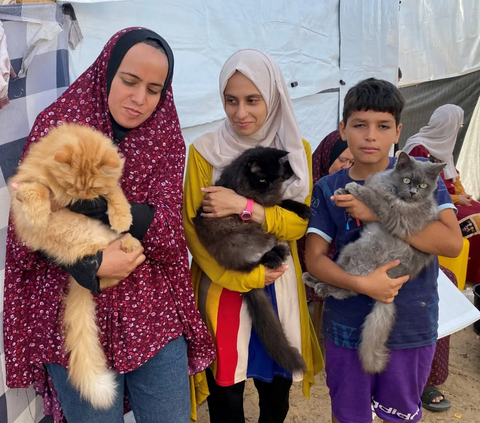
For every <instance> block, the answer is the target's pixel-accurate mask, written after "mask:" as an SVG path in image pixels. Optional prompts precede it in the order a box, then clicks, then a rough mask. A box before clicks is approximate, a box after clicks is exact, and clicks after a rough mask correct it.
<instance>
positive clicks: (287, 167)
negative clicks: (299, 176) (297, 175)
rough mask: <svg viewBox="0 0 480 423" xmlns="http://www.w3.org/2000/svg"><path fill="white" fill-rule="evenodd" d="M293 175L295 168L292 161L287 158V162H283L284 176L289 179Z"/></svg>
mask: <svg viewBox="0 0 480 423" xmlns="http://www.w3.org/2000/svg"><path fill="white" fill-rule="evenodd" d="M292 176H293V169H292V166H291V165H290V162H289V161H288V160H287V161H286V162H284V163H283V178H284V180H285V181H286V180H287V179H290V178H291V177H292Z"/></svg>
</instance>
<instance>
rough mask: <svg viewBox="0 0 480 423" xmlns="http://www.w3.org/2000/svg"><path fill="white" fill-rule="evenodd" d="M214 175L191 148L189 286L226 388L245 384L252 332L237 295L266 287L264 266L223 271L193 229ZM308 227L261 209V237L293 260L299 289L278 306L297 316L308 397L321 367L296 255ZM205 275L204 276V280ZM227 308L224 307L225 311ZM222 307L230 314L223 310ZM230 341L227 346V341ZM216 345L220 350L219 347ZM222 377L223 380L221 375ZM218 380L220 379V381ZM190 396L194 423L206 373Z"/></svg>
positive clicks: (186, 211)
mask: <svg viewBox="0 0 480 423" xmlns="http://www.w3.org/2000/svg"><path fill="white" fill-rule="evenodd" d="M303 145H304V148H305V152H306V154H307V158H308V166H309V171H310V174H311V171H312V160H311V159H312V156H311V148H310V144H309V143H308V142H307V141H305V140H303ZM212 175H213V167H212V165H211V164H210V163H208V162H207V161H206V160H205V159H204V158H203V157H202V156H201V155H200V153H199V152H198V151H197V150H196V149H195V148H194V146H193V145H191V146H190V149H189V154H188V162H187V172H186V177H185V189H184V206H183V219H184V226H185V237H186V240H187V245H188V248H189V250H190V253H191V254H192V256H193V262H192V282H193V287H194V291H195V298H196V301H197V305H198V307H199V309H200V312H201V313H202V316H203V318H204V319H205V321H206V322H207V326H208V328H209V330H210V332H211V333H212V336H213V337H214V339H215V341H216V346H217V361H216V362H215V363H214V366H213V372H214V375H215V377H216V381H217V383H218V384H219V385H223V386H229V385H232V384H234V383H238V382H240V381H242V380H245V378H246V375H247V366H248V342H249V341H248V340H249V337H250V327H249V326H247V325H244V324H243V317H244V314H245V313H247V312H246V309H245V308H242V307H241V296H240V295H239V293H241V292H246V291H249V290H251V289H254V288H264V286H265V267H264V266H262V265H260V266H258V267H257V268H256V269H254V270H253V271H252V272H250V273H249V274H245V273H241V272H236V271H231V270H226V269H224V268H223V267H221V266H220V265H219V264H218V263H217V262H216V261H215V259H214V258H213V257H212V256H210V254H209V253H208V252H207V251H206V249H205V248H204V247H203V245H202V244H201V243H200V240H199V239H198V237H197V234H196V231H195V227H194V224H193V218H194V217H195V216H196V213H197V210H198V208H199V207H200V206H201V204H202V200H203V195H204V194H203V192H202V191H201V188H204V187H208V186H210V185H212V183H213V181H212V179H213V177H212ZM310 181H311V178H310ZM311 190H312V183H311V182H310V192H311ZM310 200H311V195H309V196H308V197H307V198H306V199H305V204H308V205H309V204H310ZM307 224H308V222H307V221H305V220H303V219H301V218H300V217H298V216H297V215H296V214H295V213H293V212H290V211H288V210H285V209H283V208H281V207H279V206H274V207H268V208H265V220H264V222H263V224H262V227H263V230H264V231H265V232H267V233H272V234H275V236H276V237H277V238H278V239H279V240H280V241H286V242H287V243H288V245H289V247H290V249H291V252H292V254H291V258H292V259H293V264H294V268H295V274H296V279H297V286H296V290H295V287H294V288H293V289H294V290H295V293H294V294H295V295H293V296H290V298H285V297H287V295H285V296H283V297H282V301H290V304H289V307H290V309H293V310H294V311H295V312H296V316H298V322H299V324H298V326H297V332H298V328H300V336H298V340H299V342H301V352H302V356H303V358H304V360H305V363H306V365H307V370H306V372H305V373H304V375H303V393H304V395H305V396H307V397H309V395H310V387H311V386H312V385H313V384H314V376H315V374H317V373H318V372H320V371H321V370H322V369H323V365H324V363H323V357H322V354H321V351H320V347H319V345H318V340H317V338H316V335H315V332H314V330H313V325H312V323H311V320H310V316H309V313H308V308H307V301H306V296H305V287H304V285H303V283H302V278H301V274H302V271H301V267H300V263H299V260H298V254H297V245H296V240H298V239H300V238H301V237H302V236H303V235H304V234H305V231H306V229H307ZM239 248H241V246H239ZM204 274H205V276H206V277H203V278H202V276H203V275H204ZM275 283H277V282H275ZM292 298H293V300H292ZM277 300H278V299H277ZM278 301H280V300H278ZM292 301H295V304H293V305H292V304H291V303H292ZM225 304H227V306H226V307H225ZM297 304H298V306H297ZM236 306H238V310H240V311H239V312H237V313H236V314H235V307H236ZM279 307H280V305H279ZM225 308H228V309H227V310H225ZM292 314H293V315H295V313H291V312H290V314H289V317H290V316H291V315H292ZM281 320H282V319H281ZM293 320H294V319H293ZM282 325H283V326H284V328H285V325H286V322H284V321H282ZM287 325H288V323H287ZM286 331H287V330H286ZM220 332H221V333H222V339H221V340H220V339H218V338H217V335H218V336H219V337H220ZM297 335H298V334H297ZM229 336H230V339H231V342H229V339H228V338H229ZM287 336H288V332H287ZM245 337H247V339H246V342H247V345H246V346H245V345H242V339H244V338H245ZM220 342H221V347H219V343H220ZM220 373H221V376H219V374H220ZM229 376H231V378H229ZM219 377H220V378H221V380H219ZM294 380H295V378H294ZM191 394H192V419H194V420H196V415H197V412H196V404H200V403H201V402H203V401H204V400H205V399H206V397H207V396H208V386H207V382H206V377H205V374H204V373H201V374H197V375H195V376H194V377H192V379H191Z"/></svg>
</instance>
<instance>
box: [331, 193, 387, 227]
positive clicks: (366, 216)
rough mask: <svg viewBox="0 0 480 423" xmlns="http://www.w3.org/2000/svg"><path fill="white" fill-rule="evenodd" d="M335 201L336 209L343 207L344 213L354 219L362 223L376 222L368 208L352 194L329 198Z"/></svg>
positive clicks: (373, 214)
mask: <svg viewBox="0 0 480 423" xmlns="http://www.w3.org/2000/svg"><path fill="white" fill-rule="evenodd" d="M330 199H331V200H332V201H335V205H336V206H337V207H343V208H344V209H345V210H346V212H347V213H348V214H349V215H350V216H352V217H353V218H354V219H359V220H362V221H363V222H378V221H379V220H378V218H377V216H376V215H375V213H373V212H372V211H371V210H370V208H369V207H368V206H367V205H366V204H365V203H364V202H363V201H360V200H359V199H358V198H355V197H354V196H353V195H352V194H345V195H332V196H331V197H330Z"/></svg>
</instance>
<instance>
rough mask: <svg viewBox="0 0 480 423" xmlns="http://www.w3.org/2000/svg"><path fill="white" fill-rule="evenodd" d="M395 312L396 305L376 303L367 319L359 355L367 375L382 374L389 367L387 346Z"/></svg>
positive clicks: (363, 328) (363, 327) (364, 324)
mask: <svg viewBox="0 0 480 423" xmlns="http://www.w3.org/2000/svg"><path fill="white" fill-rule="evenodd" d="M395 312H396V307H395V304H393V303H389V304H386V303H382V302H380V301H376V302H375V305H374V306H373V309H372V311H371V312H370V314H369V315H368V316H367V317H366V318H365V322H364V323H363V326H362V335H361V338H362V339H361V342H360V346H359V348H358V353H359V354H360V360H361V362H362V367H363V370H365V372H367V373H381V372H383V371H384V370H385V368H386V367H387V364H388V358H389V357H388V356H389V352H388V348H387V345H386V344H387V341H388V337H389V336H390V332H391V331H392V327H393V324H394V322H395Z"/></svg>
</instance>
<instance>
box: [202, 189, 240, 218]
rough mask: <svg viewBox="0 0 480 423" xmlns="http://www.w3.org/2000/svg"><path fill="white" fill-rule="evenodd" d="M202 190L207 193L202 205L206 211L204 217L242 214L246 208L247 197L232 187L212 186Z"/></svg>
mask: <svg viewBox="0 0 480 423" xmlns="http://www.w3.org/2000/svg"><path fill="white" fill-rule="evenodd" d="M202 191H203V192H204V193H205V195H204V197H203V202H202V207H203V210H205V211H206V213H203V214H202V217H205V218H217V217H225V216H230V215H232V214H240V213H241V212H242V211H243V210H244V209H245V204H246V199H245V198H244V197H242V196H241V195H238V194H237V193H236V192H235V191H233V190H232V189H229V188H225V187H216V186H210V187H207V188H202Z"/></svg>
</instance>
